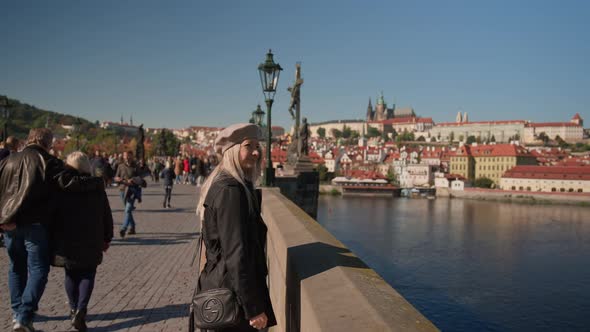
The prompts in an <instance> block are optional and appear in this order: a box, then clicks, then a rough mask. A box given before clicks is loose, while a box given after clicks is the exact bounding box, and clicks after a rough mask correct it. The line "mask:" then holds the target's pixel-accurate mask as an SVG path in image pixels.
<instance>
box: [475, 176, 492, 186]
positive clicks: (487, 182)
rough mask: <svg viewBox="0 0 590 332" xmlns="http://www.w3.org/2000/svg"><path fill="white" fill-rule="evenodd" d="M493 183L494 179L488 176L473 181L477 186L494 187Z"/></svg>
mask: <svg viewBox="0 0 590 332" xmlns="http://www.w3.org/2000/svg"><path fill="white" fill-rule="evenodd" d="M493 184H494V181H492V179H489V178H486V177H481V178H477V179H475V181H473V185H474V186H475V187H477V188H492V185H493Z"/></svg>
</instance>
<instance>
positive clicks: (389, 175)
mask: <svg viewBox="0 0 590 332" xmlns="http://www.w3.org/2000/svg"><path fill="white" fill-rule="evenodd" d="M385 177H386V178H387V181H388V182H389V183H391V184H393V185H399V181H398V180H397V177H396V176H395V173H394V172H393V168H392V167H389V169H388V170H387V175H385Z"/></svg>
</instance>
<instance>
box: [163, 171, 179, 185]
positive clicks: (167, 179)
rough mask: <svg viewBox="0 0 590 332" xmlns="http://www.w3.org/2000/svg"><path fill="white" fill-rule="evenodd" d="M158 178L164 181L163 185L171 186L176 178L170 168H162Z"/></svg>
mask: <svg viewBox="0 0 590 332" xmlns="http://www.w3.org/2000/svg"><path fill="white" fill-rule="evenodd" d="M160 178H162V180H163V181H164V185H165V186H172V185H173V184H174V179H176V174H174V170H172V168H164V170H163V171H162V173H160Z"/></svg>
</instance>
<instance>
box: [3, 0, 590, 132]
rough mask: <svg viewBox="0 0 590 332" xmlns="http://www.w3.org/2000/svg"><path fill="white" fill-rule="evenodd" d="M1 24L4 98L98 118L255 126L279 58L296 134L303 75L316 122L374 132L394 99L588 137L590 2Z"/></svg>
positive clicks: (179, 10) (107, 14)
mask: <svg viewBox="0 0 590 332" xmlns="http://www.w3.org/2000/svg"><path fill="white" fill-rule="evenodd" d="M0 13H1V19H0V94H6V95H8V96H10V97H13V98H18V99H20V100H22V101H24V102H27V103H30V104H34V105H36V106H38V107H41V108H45V109H49V110H53V111H57V112H61V113H67V114H73V115H79V116H82V117H85V118H87V119H89V120H100V121H104V120H111V121H118V120H119V119H120V117H121V114H123V115H124V117H125V120H128V119H129V115H131V114H132V115H133V119H134V123H136V124H139V123H144V125H145V126H146V127H169V128H172V127H175V128H179V127H184V126H188V125H208V126H225V125H228V124H231V123H234V122H245V121H247V120H248V118H249V116H250V113H251V111H253V110H254V109H255V107H256V105H257V104H258V103H261V104H263V95H262V92H261V87H260V82H259V78H258V73H257V66H258V64H259V63H260V62H262V61H263V60H264V56H265V53H266V51H267V50H268V49H269V48H272V50H273V52H274V53H275V60H276V62H278V63H280V64H281V66H282V67H283V68H284V71H283V72H282V75H281V79H280V81H279V91H278V92H277V95H276V96H275V100H276V101H275V104H274V107H273V124H276V125H281V126H284V127H285V128H286V129H288V127H290V125H291V120H290V116H289V113H288V111H287V107H288V103H289V93H288V92H287V90H286V89H287V87H288V86H290V85H292V82H293V80H294V71H295V63H296V62H297V61H301V62H302V76H303V78H304V79H305V83H304V84H303V87H302V92H301V98H302V103H301V105H302V113H303V116H306V117H308V119H309V120H310V122H318V121H325V120H332V119H351V118H364V116H365V112H366V106H367V102H368V99H369V97H371V98H372V100H373V103H374V102H375V98H376V96H377V95H378V94H379V93H380V92H381V91H383V93H384V95H385V99H386V101H387V102H388V103H389V104H391V103H392V102H393V101H395V102H396V104H397V105H398V107H408V106H411V107H413V108H414V109H415V111H416V112H417V113H418V114H419V115H421V116H427V117H432V118H433V119H434V120H435V121H436V122H446V121H454V119H455V116H456V114H457V111H459V110H461V111H464V112H468V114H469V118H470V120H472V121H481V120H511V119H522V120H532V121H539V122H544V121H569V119H570V118H571V117H572V116H573V115H574V114H575V113H576V112H578V113H580V115H581V116H582V118H584V119H585V120H586V122H587V123H590V2H589V1H537V0H535V1H513V0H512V1H468V0H466V1H407V0H406V1H368V0H363V1H348V0H338V1H317V0H314V1H288V2H287V1H257V0H251V1H237V0H236V1H196V0H195V1H143V0H142V1H119V0H117V1H92V2H91V1H29V0H26V1H2V2H0ZM586 127H588V125H587V124H586Z"/></svg>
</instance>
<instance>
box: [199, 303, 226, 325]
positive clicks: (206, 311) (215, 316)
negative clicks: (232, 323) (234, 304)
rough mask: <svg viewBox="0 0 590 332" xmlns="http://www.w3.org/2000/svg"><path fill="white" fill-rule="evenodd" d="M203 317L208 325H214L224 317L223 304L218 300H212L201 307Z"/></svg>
mask: <svg viewBox="0 0 590 332" xmlns="http://www.w3.org/2000/svg"><path fill="white" fill-rule="evenodd" d="M201 315H202V317H203V320H204V321H205V322H207V323H214V322H216V321H217V320H219V318H221V317H223V304H222V303H221V301H219V300H218V299H216V298H210V299H208V300H207V301H205V303H203V306H202V307H201Z"/></svg>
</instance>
